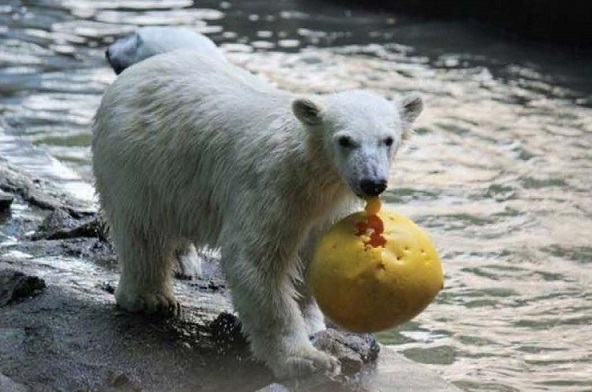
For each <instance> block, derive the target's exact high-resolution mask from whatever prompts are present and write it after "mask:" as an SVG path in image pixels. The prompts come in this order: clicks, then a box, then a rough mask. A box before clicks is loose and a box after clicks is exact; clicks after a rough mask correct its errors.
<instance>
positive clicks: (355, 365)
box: [311, 328, 380, 374]
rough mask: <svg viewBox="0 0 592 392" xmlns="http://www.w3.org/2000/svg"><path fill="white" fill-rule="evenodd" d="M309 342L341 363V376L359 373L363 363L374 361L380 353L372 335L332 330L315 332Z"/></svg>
mask: <svg viewBox="0 0 592 392" xmlns="http://www.w3.org/2000/svg"><path fill="white" fill-rule="evenodd" d="M311 341H312V344H313V345H314V346H315V347H316V348H318V349H319V350H323V351H326V352H329V353H331V354H333V355H334V356H336V357H337V359H339V361H341V371H342V373H343V374H354V373H357V372H359V371H360V370H361V369H362V367H363V366H364V364H365V363H369V362H372V361H375V360H376V358H377V357H378V353H379V352H380V346H379V345H378V342H377V341H376V339H375V338H374V337H373V336H372V335H369V334H361V335H358V334H354V333H350V332H345V331H338V330H336V329H332V328H329V329H326V330H324V331H321V332H317V333H316V334H314V335H313V336H312V338H311Z"/></svg>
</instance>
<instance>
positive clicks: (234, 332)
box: [0, 159, 455, 392]
mask: <svg viewBox="0 0 592 392" xmlns="http://www.w3.org/2000/svg"><path fill="white" fill-rule="evenodd" d="M0 190H1V191H3V192H6V193H4V194H0V196H1V197H2V200H10V201H9V202H7V204H6V207H3V208H2V209H1V210H0V391H2V392H11V391H15V392H16V391H44V392H46V391H104V392H106V391H257V390H264V391H299V390H301V391H373V390H378V389H380V390H383V391H388V390H414V391H423V390H425V391H454V390H455V388H453V387H451V386H449V385H447V384H446V383H445V382H444V381H442V380H441V379H439V378H438V377H437V376H435V375H433V374H431V373H430V372H429V371H427V370H425V369H423V368H421V367H419V366H418V365H415V364H413V363H412V362H409V361H407V360H405V359H403V358H401V357H400V356H398V355H396V354H394V353H393V352H391V351H389V350H384V349H383V350H382V353H381V355H380V356H378V352H379V345H378V344H377V343H376V341H375V340H374V338H373V337H372V336H370V335H354V334H348V333H344V332H342V331H337V330H335V329H329V330H327V331H324V332H322V333H319V334H317V335H315V336H312V337H311V339H312V341H313V343H314V344H315V345H316V346H317V347H319V348H322V349H324V350H327V351H330V352H332V353H333V354H334V355H336V356H338V357H339V358H340V359H341V361H342V364H343V373H344V374H343V375H341V376H338V377H334V378H328V377H326V376H324V375H321V374H319V375H315V376H312V377H309V378H306V379H299V380H291V381H283V382H282V383H281V384H280V383H278V381H276V380H274V379H273V377H272V375H271V374H270V372H269V371H268V370H267V369H266V368H265V367H264V366H263V365H262V364H261V363H258V362H256V361H255V360H253V359H252V357H251V356H250V354H249V351H248V348H247V344H246V341H245V339H244V337H243V336H242V335H241V333H240V322H239V321H238V319H237V318H236V317H235V316H234V314H233V312H232V307H231V304H230V302H229V298H228V292H227V290H226V285H225V282H224V279H223V276H222V275H221V274H220V271H219V269H218V268H217V264H216V260H215V257H212V256H211V255H209V254H203V255H202V256H203V257H204V262H205V263H204V264H205V268H204V273H203V277H202V278H196V277H194V276H191V275H190V274H187V272H186V271H184V270H183V268H181V267H182V266H180V268H178V272H177V277H178V278H179V279H177V280H176V282H175V291H176V295H177V297H178V298H179V299H180V301H181V303H182V306H183V311H182V314H181V316H180V317H176V318H169V319H163V318H156V317H150V316H143V315H137V314H129V313H126V312H122V311H120V310H119V309H117V307H116V306H115V301H114V297H113V291H114V287H115V284H116V282H117V272H116V271H117V267H116V257H115V254H114V253H113V249H112V247H111V245H110V244H109V242H108V240H107V238H106V237H107V236H106V235H105V233H104V228H103V226H102V224H101V220H100V217H99V216H98V215H97V213H96V212H95V211H93V208H92V206H88V205H85V204H84V203H81V202H78V201H76V200H73V199H72V198H71V197H69V196H68V195H66V194H64V193H62V192H61V191H60V190H59V188H58V187H56V186H55V185H54V184H52V183H50V182H47V181H44V180H41V179H35V178H32V177H30V176H29V175H27V174H25V173H23V172H21V171H19V170H18V169H17V168H14V167H12V166H10V165H9V164H7V163H6V162H5V161H2V160H1V159H0ZM2 205H3V206H4V204H2ZM377 357H378V360H377Z"/></svg>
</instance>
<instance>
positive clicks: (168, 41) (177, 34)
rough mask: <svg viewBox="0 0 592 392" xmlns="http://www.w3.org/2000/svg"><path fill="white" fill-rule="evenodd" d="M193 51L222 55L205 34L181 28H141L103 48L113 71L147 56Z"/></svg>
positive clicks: (213, 55) (220, 59) (217, 56)
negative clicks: (184, 50) (177, 50)
mask: <svg viewBox="0 0 592 392" xmlns="http://www.w3.org/2000/svg"><path fill="white" fill-rule="evenodd" d="M181 48H183V49H186V50H197V51H199V52H200V53H202V55H204V56H210V57H211V58H213V59H215V60H217V61H226V58H225V57H224V55H223V54H222V52H221V51H220V49H218V47H217V46H216V44H215V43H214V42H212V40H210V39H209V38H208V37H206V36H205V35H202V34H199V33H196V32H195V31H192V30H189V29H186V28H182V27H161V26H155V27H153V26H150V27H141V28H139V29H138V30H137V31H136V32H135V33H133V34H132V35H129V36H127V37H124V38H121V39H118V40H117V41H115V42H114V43H112V44H111V45H110V46H109V47H108V48H107V50H106V51H105V57H107V61H108V62H109V65H111V68H113V71H115V73H116V74H118V75H119V74H120V73H121V72H123V70H125V69H126V68H127V67H129V66H131V65H133V64H135V63H138V62H140V61H142V60H144V59H147V58H148V57H152V56H154V55H157V54H160V53H165V52H170V51H173V50H175V49H181Z"/></svg>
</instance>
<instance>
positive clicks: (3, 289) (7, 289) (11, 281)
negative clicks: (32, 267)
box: [0, 270, 45, 307]
mask: <svg viewBox="0 0 592 392" xmlns="http://www.w3.org/2000/svg"><path fill="white" fill-rule="evenodd" d="M44 288H45V281H44V280H43V279H41V278H38V277H36V276H29V275H25V274H23V273H22V272H19V271H14V270H0V307H2V306H5V305H9V304H11V303H13V302H16V301H18V300H20V299H23V298H27V297H32V296H35V295H37V294H39V293H40V291H41V290H42V289H44Z"/></svg>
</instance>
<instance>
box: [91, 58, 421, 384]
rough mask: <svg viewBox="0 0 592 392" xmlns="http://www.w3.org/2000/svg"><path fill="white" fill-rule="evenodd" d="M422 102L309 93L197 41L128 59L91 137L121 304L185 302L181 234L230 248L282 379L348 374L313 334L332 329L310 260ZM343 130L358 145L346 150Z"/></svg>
mask: <svg viewBox="0 0 592 392" xmlns="http://www.w3.org/2000/svg"><path fill="white" fill-rule="evenodd" d="M419 111H421V99H420V98H419V97H417V96H412V97H410V98H407V99H404V100H403V101H402V104H400V105H394V104H391V103H390V102H388V101H386V100H385V99H383V98H381V97H380V96H377V95H375V94H373V93H370V92H367V91H348V92H343V93H337V94H332V95H326V96H310V97H307V98H297V97H294V96H293V95H292V94H291V93H289V92H285V91H281V90H278V89H276V88H274V87H272V86H270V85H269V84H267V83H265V82H264V81H262V80H260V79H259V78H257V77H255V76H253V75H251V74H250V73H248V72H246V71H245V70H243V69H240V68H237V67H234V66H232V65H231V64H229V63H228V62H226V61H223V62H221V61H216V60H215V59H212V58H210V57H208V56H202V55H200V54H199V52H197V51H183V50H177V51H173V52H170V53H167V54H163V55H158V56H155V57H153V58H150V59H148V60H145V61H143V62H141V63H138V64H137V65H135V66H134V67H130V68H129V69H127V70H126V71H125V72H123V73H122V74H121V76H119V77H118V78H117V79H116V81H115V82H114V83H113V85H112V86H110V87H109V88H108V90H107V91H106V93H105V95H104V97H103V100H102V102H101V105H100V108H99V109H98V112H97V115H96V121H95V124H94V130H93V133H94V135H93V143H92V149H93V154H94V158H93V168H94V173H95V176H96V187H97V191H98V193H99V196H100V202H101V205H102V207H103V209H104V212H105V214H106V217H107V220H108V222H109V224H110V228H111V234H112V238H113V241H114V244H115V247H116V249H117V251H118V253H119V256H120V262H121V266H122V272H121V279H120V282H119V286H118V288H117V292H116V298H117V302H118V304H119V305H120V306H122V307H124V308H126V309H129V310H148V311H150V310H154V309H155V308H158V307H161V306H165V307H166V306H168V305H171V304H173V303H174V302H175V300H174V298H173V294H172V291H171V285H172V284H171V271H170V268H171V259H172V257H173V253H174V249H175V248H176V247H177V246H178V244H179V243H182V242H188V241H190V242H193V243H194V244H196V245H197V246H198V247H201V246H209V247H212V248H220V249H221V256H222V257H221V263H222V268H223V271H224V273H225V275H226V277H227V279H228V282H229V284H230V287H231V290H232V299H233V304H234V307H235V309H236V310H237V311H238V313H239V317H240V319H241V321H242V324H243V328H244V331H245V332H246V334H247V335H248V337H249V339H250V342H251V348H252V351H253V353H254V354H255V356H256V357H257V358H259V359H261V360H263V361H265V362H266V363H267V365H268V366H269V367H271V369H272V370H273V371H274V373H275V374H276V376H279V377H284V376H294V375H298V374H303V373H308V372H310V371H312V370H314V369H329V370H336V369H337V368H338V363H337V361H336V359H335V358H333V357H332V356H330V355H328V354H326V353H323V352H321V351H318V350H316V349H315V348H314V347H313V346H312V344H311V343H310V341H309V339H308V335H309V334H310V333H314V332H317V331H318V330H321V329H324V327H325V325H324V321H323V317H322V315H321V313H320V311H319V309H318V307H317V306H316V303H315V301H314V299H313V298H312V297H311V296H310V295H309V293H308V291H307V289H306V285H305V284H304V283H303V281H304V277H305V274H306V267H307V265H308V263H309V262H310V260H311V257H312V254H313V251H314V249H315V246H316V239H317V237H318V236H319V234H320V233H322V232H323V231H324V230H325V229H326V228H327V227H328V225H330V224H331V223H332V222H333V221H334V220H335V219H337V218H339V217H341V216H343V215H344V214H346V213H348V212H349V211H351V208H352V206H353V205H354V204H356V203H357V201H358V199H357V198H356V196H355V194H354V191H356V192H357V190H355V189H354V190H352V188H351V187H350V186H349V184H352V183H356V181H357V180H359V178H356V176H362V175H366V174H368V173H374V174H377V173H378V174H380V173H386V172H388V167H389V166H390V161H391V159H392V157H393V156H394V154H395V151H396V149H397V146H398V144H399V142H400V140H401V137H402V134H403V133H404V132H405V131H406V129H408V128H409V126H410V125H411V122H412V121H413V120H414V119H415V117H416V116H417V115H418V114H419ZM297 116H298V117H297ZM340 133H348V134H349V135H350V136H351V137H352V138H354V139H355V140H356V142H357V143H359V146H360V148H359V149H357V148H356V149H353V150H351V151H344V150H343V148H342V147H340V146H339V145H338V143H337V141H336V137H337V136H336V135H338V134H340ZM385 137H392V138H393V139H394V140H395V143H394V144H393V146H392V147H391V148H388V147H385V145H384V143H383V140H384V138H385ZM380 175H382V174H380Z"/></svg>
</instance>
